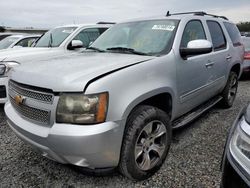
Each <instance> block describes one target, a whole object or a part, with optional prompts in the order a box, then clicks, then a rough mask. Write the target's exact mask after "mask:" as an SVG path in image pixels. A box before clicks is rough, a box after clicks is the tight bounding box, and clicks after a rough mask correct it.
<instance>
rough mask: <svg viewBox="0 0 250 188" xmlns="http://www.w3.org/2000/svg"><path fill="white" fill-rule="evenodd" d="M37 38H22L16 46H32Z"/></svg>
mask: <svg viewBox="0 0 250 188" xmlns="http://www.w3.org/2000/svg"><path fill="white" fill-rule="evenodd" d="M36 39H37V38H26V39H23V40H20V41H19V42H18V43H17V44H16V45H15V46H22V47H31V45H32V43H33V42H34V41H35V40H36Z"/></svg>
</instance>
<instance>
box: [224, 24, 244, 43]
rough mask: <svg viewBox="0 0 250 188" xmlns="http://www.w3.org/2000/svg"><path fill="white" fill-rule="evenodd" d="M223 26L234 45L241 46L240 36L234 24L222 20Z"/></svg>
mask: <svg viewBox="0 0 250 188" xmlns="http://www.w3.org/2000/svg"><path fill="white" fill-rule="evenodd" d="M224 26H225V28H226V30H227V32H228V34H229V36H230V38H231V40H232V42H233V45H234V46H241V45H242V43H241V36H240V32H239V30H238V28H237V27H236V25H235V24H232V23H228V22H224Z"/></svg>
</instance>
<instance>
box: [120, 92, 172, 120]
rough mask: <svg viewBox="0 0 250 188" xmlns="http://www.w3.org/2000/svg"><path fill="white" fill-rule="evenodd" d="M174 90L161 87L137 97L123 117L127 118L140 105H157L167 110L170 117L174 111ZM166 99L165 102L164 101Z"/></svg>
mask: <svg viewBox="0 0 250 188" xmlns="http://www.w3.org/2000/svg"><path fill="white" fill-rule="evenodd" d="M173 96H174V92H173V91H172V90H171V89H170V88H160V89H156V90H153V91H151V92H148V93H146V94H144V95H142V96H139V97H137V98H135V99H134V100H133V101H132V102H131V103H130V104H129V105H128V107H127V108H126V110H125V112H124V113H123V118H124V119H127V118H128V116H129V115H130V114H131V113H132V112H133V110H134V109H135V108H136V107H137V106H139V105H150V106H154V107H157V108H159V109H161V110H163V111H164V112H166V113H167V114H168V115H169V117H170V119H171V117H172V116H173V115H172V114H173V112H174V104H175V101H174V97H173ZM164 101H165V102H164Z"/></svg>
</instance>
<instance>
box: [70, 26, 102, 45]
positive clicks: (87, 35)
mask: <svg viewBox="0 0 250 188" xmlns="http://www.w3.org/2000/svg"><path fill="white" fill-rule="evenodd" d="M100 35H101V33H100V31H99V29H98V28H90V29H84V30H83V31H81V32H80V33H79V34H78V35H77V36H76V37H75V38H74V40H80V41H82V43H83V47H88V46H89V44H90V43H91V42H94V41H95V40H96V39H97V38H98V37H99V36H100Z"/></svg>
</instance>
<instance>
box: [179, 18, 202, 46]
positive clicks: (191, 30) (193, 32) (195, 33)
mask: <svg viewBox="0 0 250 188" xmlns="http://www.w3.org/2000/svg"><path fill="white" fill-rule="evenodd" d="M197 39H206V34H205V31H204V28H203V26H202V23H201V21H199V20H192V21H190V22H188V23H187V25H186V27H185V29H184V32H183V35H182V39H181V47H183V48H185V47H187V44H188V42H190V41H192V40H197Z"/></svg>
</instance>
